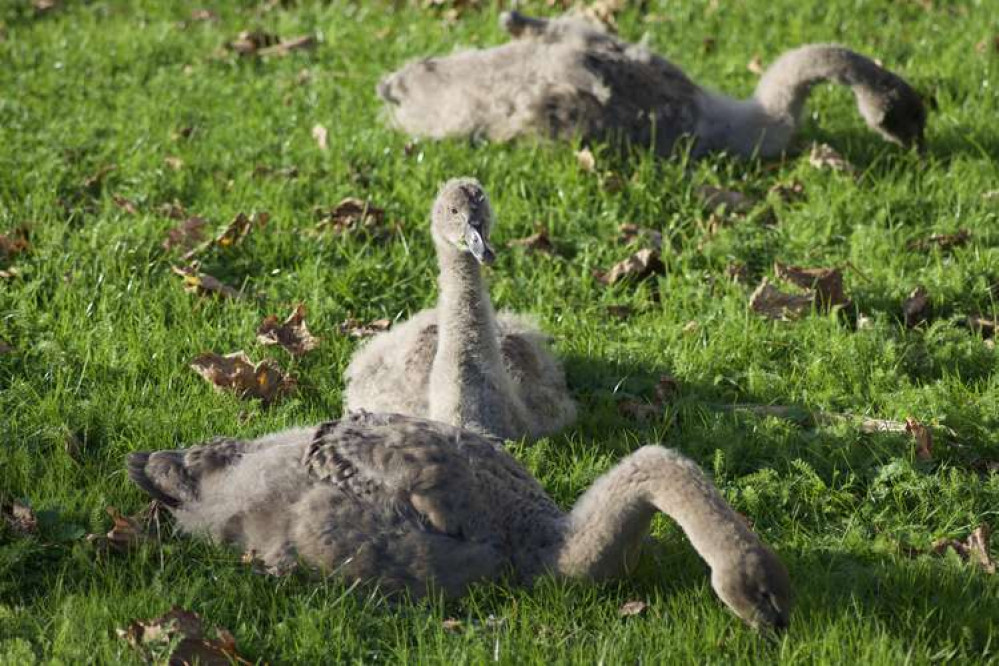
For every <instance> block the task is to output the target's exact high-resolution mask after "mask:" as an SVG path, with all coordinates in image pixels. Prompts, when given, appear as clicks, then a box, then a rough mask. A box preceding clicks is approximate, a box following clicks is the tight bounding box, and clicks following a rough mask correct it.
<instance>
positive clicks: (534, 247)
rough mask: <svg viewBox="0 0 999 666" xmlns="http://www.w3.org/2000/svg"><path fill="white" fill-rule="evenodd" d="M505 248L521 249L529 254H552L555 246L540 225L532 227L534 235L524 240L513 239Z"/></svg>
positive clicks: (546, 231) (545, 229) (546, 230)
mask: <svg viewBox="0 0 999 666" xmlns="http://www.w3.org/2000/svg"><path fill="white" fill-rule="evenodd" d="M506 246H507V247H522V248H524V249H525V250H528V251H529V252H538V253H540V254H554V253H555V245H554V243H552V240H551V238H550V237H549V235H548V229H547V228H545V227H544V226H543V225H541V224H536V225H535V226H534V233H533V234H531V235H530V236H525V237H524V238H514V239H513V240H511V241H509V242H508V243H507V244H506Z"/></svg>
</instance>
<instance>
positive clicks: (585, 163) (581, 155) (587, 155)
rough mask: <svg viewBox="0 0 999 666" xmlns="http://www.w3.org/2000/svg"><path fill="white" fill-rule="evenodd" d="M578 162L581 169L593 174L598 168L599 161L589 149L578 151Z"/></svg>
mask: <svg viewBox="0 0 999 666" xmlns="http://www.w3.org/2000/svg"><path fill="white" fill-rule="evenodd" d="M576 162H577V163H578V164H579V168H580V169H582V170H583V171H586V172H593V171H594V170H595V169H596V168H597V159H596V158H595V157H594V156H593V152H592V151H591V150H590V149H589V148H583V149H582V150H578V151H576Z"/></svg>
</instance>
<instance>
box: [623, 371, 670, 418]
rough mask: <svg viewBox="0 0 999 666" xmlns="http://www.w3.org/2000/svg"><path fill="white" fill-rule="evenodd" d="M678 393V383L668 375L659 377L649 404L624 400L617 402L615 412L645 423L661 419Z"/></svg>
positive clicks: (630, 399) (642, 401)
mask: <svg viewBox="0 0 999 666" xmlns="http://www.w3.org/2000/svg"><path fill="white" fill-rule="evenodd" d="M679 392H680V383H679V382H678V381H677V380H676V378H675V377H672V376H670V375H660V377H659V382H658V383H657V384H656V388H655V396H654V397H653V399H652V400H651V401H649V402H646V401H644V400H636V399H634V398H625V399H623V400H620V401H618V403H617V411H618V413H619V414H620V415H621V416H624V417H625V418H629V419H632V420H634V421H639V422H641V423H645V422H648V421H652V420H655V419H658V418H660V417H662V415H663V414H664V413H665V411H666V406H667V405H669V404H670V403H671V402H673V400H674V399H675V398H676V396H677V395H678V394H679Z"/></svg>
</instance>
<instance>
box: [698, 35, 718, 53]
mask: <svg viewBox="0 0 999 666" xmlns="http://www.w3.org/2000/svg"><path fill="white" fill-rule="evenodd" d="M701 48H702V49H703V50H704V53H714V52H715V49H717V48H718V40H717V39H715V38H714V37H705V38H704V39H702V40H701Z"/></svg>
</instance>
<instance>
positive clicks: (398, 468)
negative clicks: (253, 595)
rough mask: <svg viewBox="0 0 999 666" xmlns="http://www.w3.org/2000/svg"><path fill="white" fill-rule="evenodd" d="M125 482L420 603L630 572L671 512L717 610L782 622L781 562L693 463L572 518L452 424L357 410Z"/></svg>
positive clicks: (260, 550) (257, 546)
mask: <svg viewBox="0 0 999 666" xmlns="http://www.w3.org/2000/svg"><path fill="white" fill-rule="evenodd" d="M128 471H129V476H130V477H131V478H132V480H133V481H135V482H136V483H137V484H138V485H139V486H140V487H141V488H143V489H144V490H146V492H148V493H149V494H151V495H152V496H154V497H156V498H159V499H160V500H162V501H164V502H165V503H166V505H167V506H168V507H169V508H170V510H171V511H172V512H173V513H174V515H175V516H176V519H177V523H178V524H179V526H180V527H181V528H182V529H183V530H184V531H186V532H194V533H205V534H208V535H210V536H211V537H212V538H214V539H215V540H217V541H220V542H225V543H230V544H233V545H236V546H238V547H240V548H242V549H245V550H250V549H252V550H253V551H255V552H256V554H257V556H258V557H260V558H262V559H263V560H264V562H265V563H266V564H268V565H269V566H271V567H275V568H278V569H283V568H286V567H289V566H291V565H293V564H294V563H296V562H297V561H299V560H301V561H304V562H305V563H307V564H308V565H311V566H313V567H317V568H319V569H321V570H323V571H325V572H327V573H332V574H336V575H338V576H342V577H343V578H344V579H346V580H348V581H361V582H370V583H377V584H379V585H380V586H381V588H382V589H384V590H386V591H389V592H392V591H401V590H407V591H409V592H410V593H411V594H413V595H415V596H419V595H422V594H424V593H426V592H427V591H428V590H431V589H437V590H441V591H443V592H444V593H446V594H449V595H460V594H462V593H463V592H464V591H465V590H466V588H467V586H468V585H469V584H470V583H472V582H475V581H482V580H493V579H496V578H498V577H500V576H501V575H503V574H510V575H512V576H513V579H514V580H515V581H518V582H520V583H522V584H529V583H530V582H531V581H532V580H533V579H534V578H536V577H537V576H539V575H541V574H543V573H546V572H550V573H553V574H555V575H561V576H567V577H577V578H587V579H603V578H608V577H612V576H619V575H622V574H625V573H627V571H628V570H629V567H630V566H631V565H632V564H633V563H634V561H635V556H636V554H637V552H638V548H639V547H640V545H641V543H642V540H643V537H644V536H645V534H646V533H647V531H648V527H649V523H650V521H651V519H652V517H653V515H654V514H655V513H656V511H662V512H664V513H666V514H668V515H669V516H671V517H672V518H673V519H674V520H676V521H677V522H678V523H679V525H680V527H681V528H682V529H683V530H684V532H685V533H686V534H687V536H688V538H689V539H690V542H691V543H692V544H693V546H694V548H695V549H696V550H697V552H698V553H699V554H700V555H701V557H702V558H703V559H704V560H705V561H706V562H707V564H708V565H709V566H710V567H711V581H712V585H713V586H714V589H715V590H716V591H717V592H718V594H719V596H720V597H721V599H722V600H723V601H724V602H725V603H726V604H727V605H728V606H729V607H730V608H731V609H732V610H733V611H734V612H735V613H736V614H738V615H739V616H740V617H742V618H743V619H744V620H746V621H747V622H749V623H750V624H752V625H754V626H762V627H774V628H783V627H786V626H787V623H788V614H789V612H790V605H791V592H790V584H789V582H788V577H787V572H786V571H785V569H784V567H783V565H782V564H781V562H780V560H779V559H778V558H777V557H776V556H775V555H774V554H773V553H772V552H771V551H770V550H769V549H768V548H767V547H766V546H765V545H764V544H763V543H762V542H760V540H759V538H758V537H757V536H756V535H755V534H754V533H753V532H752V531H751V530H750V529H749V528H748V527H747V526H746V524H745V522H744V521H743V520H742V519H741V518H740V517H739V516H738V515H737V514H736V513H735V512H733V511H732V509H731V508H730V507H729V506H728V505H727V504H726V503H725V501H724V500H723V499H722V497H721V496H720V495H719V494H718V492H717V491H716V490H715V488H714V487H713V486H712V485H711V483H710V482H709V481H708V480H707V479H706V478H705V477H704V475H703V474H702V473H701V472H700V470H699V469H698V468H697V466H696V465H694V464H693V463H692V462H690V461H689V460H687V459H685V458H684V457H682V456H681V455H679V454H678V453H676V452H674V451H670V450H668V449H663V448H660V447H657V446H646V447H644V448H642V449H639V450H638V451H636V452H634V453H632V454H631V455H630V456H628V457H627V458H625V459H624V460H623V461H622V462H621V463H620V464H619V465H618V466H617V467H615V468H614V469H613V470H611V471H610V472H608V473H607V474H605V475H604V476H602V477H601V478H600V479H598V480H597V482H596V483H594V485H593V486H592V487H591V488H590V490H588V491H587V492H586V493H585V494H584V495H583V497H582V498H581V499H580V500H579V501H578V502H577V504H576V507H575V508H574V509H573V510H572V512H571V513H569V514H564V513H562V512H561V511H560V510H559V508H558V507H557V506H556V505H555V503H554V502H553V501H552V500H551V499H550V498H549V497H548V495H547V494H546V493H545V491H544V490H543V489H542V487H541V486H540V484H538V482H537V481H536V480H535V479H534V478H533V477H531V475H530V474H529V473H528V472H527V471H526V470H524V468H523V467H521V465H520V464H519V463H518V462H517V461H516V460H515V459H514V458H513V457H512V456H510V455H509V454H508V453H506V452H505V451H504V450H503V448H502V447H501V446H499V445H498V444H496V443H494V442H492V441H491V440H489V439H487V438H484V437H483V436H481V435H479V434H477V433H473V432H470V431H467V430H461V429H459V428H455V427H453V426H450V425H446V424H443V423H438V422H434V421H427V420H424V419H418V418H412V417H407V416H400V415H386V414H367V413H359V414H352V415H349V416H347V417H345V418H343V419H341V420H339V421H332V422H329V423H325V424H322V425H320V426H318V427H313V428H299V429H294V430H288V431H285V432H282V433H277V434H275V435H269V436H267V437H263V438H260V439H257V440H253V441H242V440H236V439H220V440H215V441H214V442H212V443H208V444H204V445H201V446H195V447H192V448H190V449H186V450H177V451H160V452H156V453H133V454H131V455H130V456H129V460H128Z"/></svg>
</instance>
